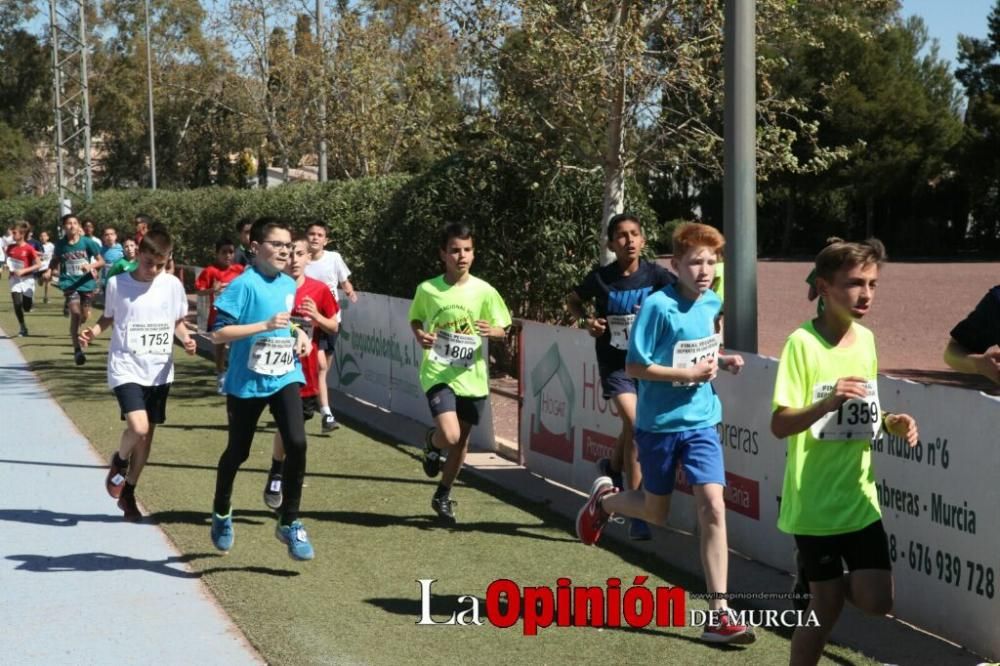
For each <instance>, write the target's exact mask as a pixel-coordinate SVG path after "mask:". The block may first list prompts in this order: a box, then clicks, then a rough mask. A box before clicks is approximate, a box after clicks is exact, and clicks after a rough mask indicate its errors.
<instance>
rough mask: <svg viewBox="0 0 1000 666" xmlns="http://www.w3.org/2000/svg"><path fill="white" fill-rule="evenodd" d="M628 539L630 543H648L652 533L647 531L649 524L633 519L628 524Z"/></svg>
mask: <svg viewBox="0 0 1000 666" xmlns="http://www.w3.org/2000/svg"><path fill="white" fill-rule="evenodd" d="M628 538H629V539H632V541H649V540H650V539H652V538H653V532H652V530H650V529H649V523H647V522H646V521H645V520H639V519H638V518H633V519H632V520H630V521H629V522H628Z"/></svg>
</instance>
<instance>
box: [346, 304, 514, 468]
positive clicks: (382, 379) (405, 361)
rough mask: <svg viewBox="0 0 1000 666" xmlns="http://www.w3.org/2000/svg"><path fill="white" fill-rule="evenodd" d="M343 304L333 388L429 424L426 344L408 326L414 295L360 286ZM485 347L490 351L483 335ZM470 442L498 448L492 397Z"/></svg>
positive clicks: (481, 449) (485, 349) (478, 447)
mask: <svg viewBox="0 0 1000 666" xmlns="http://www.w3.org/2000/svg"><path fill="white" fill-rule="evenodd" d="M340 305H341V307H342V308H343V316H342V320H341V323H340V335H339V336H338V338H337V344H336V350H335V352H334V364H333V368H332V369H331V370H330V373H329V374H328V375H327V383H328V384H329V386H330V388H332V389H335V390H338V391H342V392H343V393H347V394H348V395H352V396H354V397H356V398H359V399H361V400H364V401H365V402H369V403H371V404H373V405H377V406H379V407H381V408H383V409H385V410H388V411H391V412H395V413H397V414H402V415H403V416H406V417H408V418H411V419H413V420H414V421H418V422H420V423H424V424H426V425H427V426H428V427H430V426H431V425H433V420H432V419H431V414H430V410H429V409H428V407H427V400H426V399H425V398H424V393H423V391H422V390H421V388H420V378H419V370H420V361H421V359H422V358H423V350H422V349H421V348H420V346H419V345H418V344H417V342H416V340H415V339H414V337H413V333H412V332H411V331H410V321H409V316H408V315H409V310H410V300H408V299H403V298H393V297H390V296H385V295H382V294H372V293H367V292H358V302H357V303H351V302H350V301H348V299H347V298H346V297H345V296H344V295H343V294H341V295H340ZM483 353H489V351H488V348H487V345H486V343H485V341H484V344H483ZM472 447H473V448H474V449H476V450H480V451H484V450H488V451H493V450H496V442H495V441H494V437H493V412H492V410H491V409H490V407H489V400H487V401H486V407H485V409H484V411H483V415H482V419H481V421H480V424H479V426H478V427H476V428H475V429H474V430H473V432H472Z"/></svg>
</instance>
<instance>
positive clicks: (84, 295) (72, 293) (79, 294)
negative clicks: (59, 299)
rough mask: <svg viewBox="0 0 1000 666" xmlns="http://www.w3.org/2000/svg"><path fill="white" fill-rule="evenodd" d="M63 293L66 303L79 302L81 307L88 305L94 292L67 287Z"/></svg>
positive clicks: (92, 298)
mask: <svg viewBox="0 0 1000 666" xmlns="http://www.w3.org/2000/svg"><path fill="white" fill-rule="evenodd" d="M63 295H64V296H65V297H66V303H79V304H80V306H81V307H89V306H90V304H91V303H92V302H93V300H94V292H92V291H77V290H76V289H69V290H66V291H64V292H63Z"/></svg>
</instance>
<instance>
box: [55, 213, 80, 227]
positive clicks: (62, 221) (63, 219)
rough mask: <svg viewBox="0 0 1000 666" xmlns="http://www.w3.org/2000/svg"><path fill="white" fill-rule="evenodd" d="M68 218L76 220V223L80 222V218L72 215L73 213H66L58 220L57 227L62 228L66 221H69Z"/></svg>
mask: <svg viewBox="0 0 1000 666" xmlns="http://www.w3.org/2000/svg"><path fill="white" fill-rule="evenodd" d="M70 218H72V219H74V220H76V221H77V222H79V221H80V218H79V217H77V216H76V215H75V214H73V213H66V214H65V215H63V216H62V217H60V218H59V226H62V225H64V224H66V221H67V220H69V219H70Z"/></svg>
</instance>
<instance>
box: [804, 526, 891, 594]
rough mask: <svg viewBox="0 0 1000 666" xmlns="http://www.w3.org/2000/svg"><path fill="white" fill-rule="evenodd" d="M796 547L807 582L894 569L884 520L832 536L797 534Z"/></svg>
mask: <svg viewBox="0 0 1000 666" xmlns="http://www.w3.org/2000/svg"><path fill="white" fill-rule="evenodd" d="M795 545H796V546H797V547H798V549H799V556H800V558H801V560H802V564H803V566H804V567H805V570H806V580H808V581H810V582H814V583H818V582H822V581H824V580H834V579H836V578H840V577H841V576H843V575H844V566H846V567H847V570H848V571H857V570H858V569H884V570H886V571H890V570H892V565H891V564H890V561H889V538H888V537H887V536H886V534H885V528H883V527H882V521H881V520H876V521H875V522H874V523H872V524H871V525H869V526H868V527H865V528H864V529H860V530H857V531H856V532H846V533H844V534H831V535H829V536H809V535H803V534H796V535H795Z"/></svg>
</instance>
